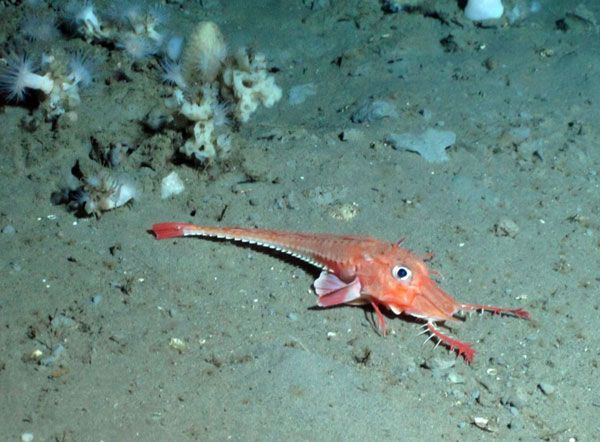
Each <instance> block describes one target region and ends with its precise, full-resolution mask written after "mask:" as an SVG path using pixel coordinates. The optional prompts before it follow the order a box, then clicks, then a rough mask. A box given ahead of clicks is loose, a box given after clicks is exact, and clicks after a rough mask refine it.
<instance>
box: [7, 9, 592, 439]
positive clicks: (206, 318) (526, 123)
mask: <svg viewBox="0 0 600 442" xmlns="http://www.w3.org/2000/svg"><path fill="white" fill-rule="evenodd" d="M318 3H320V2H317V4H318ZM323 3H325V4H324V5H323V6H324V7H323V8H318V7H315V8H313V9H311V8H309V7H308V6H307V5H308V4H310V2H304V3H303V2H302V1H300V0H294V1H291V0H290V1H256V2H247V1H223V2H217V1H207V2H204V4H202V3H201V2H186V1H183V2H180V4H176V3H175V2H174V3H173V4H168V5H167V8H169V9H171V10H172V12H173V13H172V18H171V20H172V22H171V23H172V25H171V26H172V27H174V28H177V29H178V30H179V31H180V32H184V33H185V32H187V31H189V30H190V29H191V28H192V27H193V25H194V24H195V23H196V22H197V21H199V20H203V19H210V20H214V21H215V22H217V23H218V24H219V25H220V26H221V28H222V30H223V33H224V34H225V36H226V38H227V40H228V42H229V44H230V45H231V46H232V47H236V46H239V45H251V46H253V47H255V48H257V49H258V50H260V51H262V52H264V53H265V54H267V57H268V60H269V65H270V66H271V67H273V68H276V69H273V71H277V72H276V73H274V75H275V78H276V81H277V83H278V84H279V85H280V86H281V87H282V88H283V90H284V98H283V99H282V100H281V101H280V102H279V103H278V104H277V105H276V106H275V107H273V108H271V109H264V108H261V109H260V110H259V111H258V112H257V113H256V114H254V115H253V116H252V118H251V119H250V121H249V122H248V123H247V124H245V125H242V126H240V127H239V128H235V127H233V128H232V131H233V132H234V135H233V136H234V144H233V146H234V148H233V152H232V155H231V157H230V158H229V159H227V160H223V161H222V162H221V163H219V164H216V165H214V166H213V167H211V168H210V169H209V170H200V169H198V168H193V167H189V166H186V165H176V164H173V163H172V162H170V161H169V158H170V157H171V154H172V153H173V151H174V150H175V149H176V147H177V146H176V145H175V144H174V143H175V142H177V140H179V141H181V140H180V138H179V139H178V138H177V137H176V136H173V135H172V134H171V135H169V134H165V133H159V134H149V133H148V132H145V131H144V130H143V128H142V127H141V125H140V121H141V120H142V119H143V118H144V116H145V115H146V114H147V113H148V112H149V111H150V110H151V109H152V108H153V107H154V106H156V104H157V103H160V102H161V100H163V98H164V96H165V95H166V94H167V90H168V87H167V86H164V85H161V84H160V81H159V80H157V77H158V76H159V68H158V63H157V62H156V60H154V59H148V60H146V61H144V62H143V63H141V68H140V66H138V67H137V69H131V68H130V67H129V66H130V65H131V62H130V61H129V60H128V59H127V57H126V56H125V55H124V54H123V53H122V52H120V51H117V50H110V49H108V48H104V47H99V46H92V47H91V50H92V51H94V53H95V54H96V55H97V56H100V57H101V59H102V60H103V62H102V63H101V64H100V66H99V70H98V73H97V78H96V81H95V84H94V85H93V86H92V87H91V88H89V89H88V90H85V91H83V92H82V103H81V105H80V106H79V107H78V108H77V114H78V120H77V122H75V123H73V122H71V123H64V124H61V125H59V127H56V128H54V130H53V128H52V125H50V124H48V123H46V122H44V119H43V116H42V115H41V112H40V111H39V110H36V109H28V108H27V107H26V106H18V105H14V104H12V103H5V104H4V105H3V106H2V108H1V112H0V125H1V127H2V129H1V132H2V135H1V139H0V149H1V152H2V161H1V162H0V169H1V176H0V180H1V182H0V195H1V197H0V227H1V228H2V229H3V233H2V234H0V250H1V260H0V296H1V297H0V345H1V351H0V440H3V441H16V440H20V437H21V434H22V433H24V432H30V433H32V434H33V435H34V440H35V441H38V440H40V441H54V440H56V441H101V440H102V441H121V440H123V441H124V440H145V441H146V440H147V441H150V440H165V441H166V440H240V441H242V440H243V441H248V440H416V439H422V438H427V439H432V440H450V441H459V440H460V441H462V440H496V439H498V440H524V441H530V440H558V441H567V440H578V441H591V440H598V439H600V392H599V390H600V389H599V388H598V387H599V385H600V381H599V375H600V372H599V369H598V365H599V360H600V352H599V348H600V339H599V337H598V333H597V332H596V330H597V326H598V318H599V306H600V296H599V293H600V284H599V281H600V270H599V268H600V267H599V264H600V256H599V253H598V251H599V246H600V237H599V235H600V220H599V219H598V215H599V208H600V206H599V199H598V192H599V189H598V184H599V182H600V178H599V177H598V173H597V171H598V167H599V165H600V150H599V146H598V141H597V140H598V138H599V132H600V129H599V127H598V118H599V113H598V103H599V102H600V89H599V88H598V84H599V79H600V39H599V27H598V24H597V23H596V22H595V20H596V19H598V20H600V4H597V3H596V2H592V1H587V2H581V3H580V2H575V1H566V0H565V1H552V2H550V1H544V0H542V2H541V10H540V11H539V12H538V13H536V14H532V15H530V16H528V17H526V19H524V20H520V21H518V22H516V23H512V24H507V23H506V22H502V21H500V22H499V23H496V24H494V25H493V26H490V27H477V26H474V25H473V24H472V23H471V22H469V21H467V20H465V19H464V17H463V14H462V11H461V10H460V9H459V7H458V6H457V5H456V2H451V1H440V2H437V5H436V6H433V7H431V8H430V9H427V8H424V9H421V10H416V11H414V12H413V13H397V14H385V13H384V12H382V9H381V4H380V3H379V2H377V1H374V0H367V1H346V2H334V1H332V2H331V4H330V5H327V4H326V2H323ZM54 6H56V5H54ZM96 6H97V7H98V9H99V10H102V8H103V7H105V6H106V3H104V2H101V1H98V2H96ZM22 9H23V6H14V5H11V2H3V6H2V10H1V14H2V20H3V23H4V24H3V26H2V35H1V37H2V41H7V40H10V39H12V38H13V37H14V35H13V34H14V32H17V31H16V30H17V29H18V24H19V22H20V19H21V14H22ZM557 21H558V22H557ZM449 36H450V37H449ZM448 37H449V39H450V40H448ZM443 39H445V40H444V41H445V42H446V44H441V43H440V42H441V40H443ZM448 42H450V43H448ZM52 44H53V45H65V47H73V48H82V47H88V46H90V45H88V44H87V43H85V42H83V41H82V40H80V39H71V40H66V39H59V40H57V41H55V42H54V43H52ZM118 63H121V67H122V68H123V69H124V70H125V71H126V73H127V75H128V76H130V80H131V81H129V82H125V81H107V79H109V78H112V77H114V75H115V73H114V72H115V70H116V69H117V68H116V67H115V66H117V65H118ZM307 83H313V84H314V86H315V88H316V92H317V93H316V95H314V96H310V97H307V99H306V101H305V102H304V103H301V104H298V105H295V106H291V105H290V103H289V102H288V98H287V93H288V91H289V89H290V88H291V87H292V86H294V85H301V84H307ZM370 98H371V99H381V100H386V101H387V102H388V103H391V104H392V105H393V106H395V108H396V110H397V115H396V116H391V117H387V118H383V119H379V120H374V121H371V122H365V123H361V124H359V123H353V122H352V121H351V119H350V117H351V115H352V114H353V112H355V111H356V109H357V108H358V107H360V106H361V104H362V103H364V102H365V100H369V99H370ZM24 121H27V122H28V123H27V124H24ZM32 121H33V123H32ZM24 126H27V130H25V127H24ZM427 128H437V129H443V130H450V131H452V132H454V133H455V134H456V143H455V144H454V145H453V146H452V147H450V148H449V149H448V150H447V153H448V156H449V160H448V161H447V162H442V163H431V162H427V161H425V160H424V159H423V158H422V157H420V156H419V155H417V154H415V153H412V152H405V151H398V150H394V149H392V148H391V147H390V146H389V145H387V144H386V143H384V142H383V141H384V139H385V137H386V136H387V135H388V134H390V133H397V134H400V133H407V132H413V133H414V132H420V131H423V130H425V129H427ZM524 133H525V134H526V135H527V136H526V137H522V134H524ZM342 134H345V135H343V136H342ZM90 137H95V138H97V139H101V140H103V142H105V143H119V142H121V143H128V144H129V145H130V146H134V151H133V152H132V153H131V155H130V156H129V157H128V158H127V159H126V160H125V161H124V162H123V163H122V164H121V165H120V166H119V167H118V170H116V171H114V172H115V173H127V174H129V175H130V176H132V177H133V178H134V179H135V180H136V182H137V184H138V186H139V187H140V189H141V196H140V198H139V199H138V200H136V201H135V202H134V203H133V204H132V205H131V206H128V207H122V208H119V209H117V210H114V211H110V212H106V213H104V214H103V215H102V216H101V217H98V218H97V217H88V218H77V217H75V216H74V214H73V213H70V212H68V211H67V210H66V209H65V207H64V206H56V205H53V204H52V202H51V200H50V195H51V193H52V192H54V191H56V190H57V189H58V188H60V186H61V183H62V182H63V181H64V175H65V174H66V173H67V172H68V171H69V169H70V167H71V166H72V165H73V164H74V162H75V160H77V159H80V160H81V161H82V162H85V163H86V164H87V165H88V167H92V168H93V167H96V168H97V170H103V169H105V168H104V167H103V166H101V165H99V164H96V165H95V166H94V164H93V163H94V162H93V161H92V160H90V159H89V157H88V152H89V144H90ZM343 139H345V141H343ZM150 166H151V167H150ZM172 170H175V171H177V173H178V174H179V175H180V176H181V177H182V179H183V180H184V181H185V185H186V190H185V192H184V193H183V194H181V195H179V196H177V197H175V198H172V199H169V200H161V198H160V180H161V179H162V177H164V176H165V175H166V174H167V173H169V172H170V171H172ZM169 220H178V221H190V222H194V223H198V224H208V225H241V226H249V227H253V226H256V227H265V228H282V229H289V230H298V231H309V232H330V233H344V234H366V235H372V236H376V237H379V238H382V239H386V240H389V241H395V240H397V239H398V238H400V237H405V238H406V239H405V241H404V243H403V245H404V246H406V247H409V248H410V249H412V250H414V251H415V252H417V253H418V254H425V253H426V252H433V253H434V254H435V257H434V259H433V261H432V262H431V266H432V268H434V269H436V270H437V271H439V272H440V273H441V274H442V275H443V276H444V279H443V280H441V281H440V284H441V286H442V287H443V288H444V289H445V290H447V291H448V292H449V293H451V294H453V295H454V296H456V297H457V298H458V299H460V300H461V301H464V302H475V303H489V304H496V305H502V306H514V307H522V308H525V309H527V310H529V311H530V312H531V314H532V317H533V319H532V320H531V321H525V320H520V319H515V318H510V317H497V316H491V315H483V316H480V315H474V316H471V317H467V318H466V319H465V321H464V322H458V323H456V324H451V325H452V330H449V331H448V333H450V334H452V335H453V336H455V337H457V338H459V339H461V340H464V341H467V342H472V343H473V344H474V346H475V348H476V350H477V355H476V359H475V362H474V363H473V364H472V365H470V366H469V365H467V364H465V363H464V362H463V361H462V360H461V359H456V357H455V355H453V354H451V353H449V352H448V351H447V350H446V349H444V348H443V347H438V348H434V344H433V343H432V342H431V341H430V342H428V343H427V344H425V345H423V340H424V339H425V338H424V337H423V336H419V337H417V334H418V333H419V331H420V329H419V325H420V324H419V322H418V321H415V320H410V318H397V317H393V315H388V317H387V325H388V328H389V331H390V333H389V335H388V336H387V337H383V336H381V335H380V334H379V333H378V332H377V329H376V327H374V324H373V319H372V311H371V310H370V309H368V308H366V309H363V308H357V307H342V308H336V309H330V310H319V309H314V308H313V306H314V304H315V295H314V293H313V291H312V289H311V284H312V282H313V280H314V278H315V276H316V275H317V274H318V272H316V271H312V270H310V269H309V268H307V267H306V266H304V265H298V263H297V262H295V261H293V260H289V259H285V260H283V259H279V258H278V257H277V256H274V255H269V254H262V253H258V252H256V251H255V250H252V249H247V248H240V247H236V246H235V245H232V244H229V243H221V242H214V241H204V240H197V239H180V240H176V241H174V240H167V241H160V242H159V241H156V240H155V239H154V238H153V236H152V235H151V234H150V233H149V231H148V230H149V228H150V226H151V225H152V224H153V223H155V222H159V221H169ZM507 222H508V224H509V227H510V228H509V229H508V231H507V230H506V229H502V228H501V226H502V225H504V224H506V223H507ZM513 223H514V224H513ZM499 225H500V228H499V227H498V226H499ZM11 226H12V227H14V229H15V232H12V228H11ZM507 233H510V235H507ZM56 318H62V319H59V320H56ZM64 318H67V319H66V320H65V319H64ZM53 320H54V322H52V321H53ZM173 338H177V339H180V340H181V341H182V342H183V348H182V349H180V351H178V350H177V349H175V348H173V346H172V345H170V343H171V342H172V339H173ZM59 344H60V345H62V347H63V348H64V352H63V353H62V354H60V356H59V357H58V358H56V360H55V361H53V363H51V364H46V365H44V364H40V363H39V361H36V360H32V358H31V357H30V355H31V354H32V352H33V351H35V350H41V351H42V352H43V355H44V357H45V356H48V355H49V354H50V353H51V351H52V348H56V346H57V345H59Z"/></svg>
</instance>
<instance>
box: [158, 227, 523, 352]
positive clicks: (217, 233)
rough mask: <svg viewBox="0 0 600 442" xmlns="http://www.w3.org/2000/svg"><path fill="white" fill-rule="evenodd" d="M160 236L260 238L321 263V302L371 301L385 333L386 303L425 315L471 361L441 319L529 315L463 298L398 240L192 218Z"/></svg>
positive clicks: (466, 347) (433, 334)
mask: <svg viewBox="0 0 600 442" xmlns="http://www.w3.org/2000/svg"><path fill="white" fill-rule="evenodd" d="M152 231H153V232H154V234H155V235H156V238H157V239H166V238H176V237H182V236H203V237H212V238H221V239H225V240H232V241H239V242H242V243H248V244H255V245H257V246H261V247H266V248H270V249H274V250H277V251H279V252H282V253H286V254H288V255H291V256H293V257H295V258H298V259H300V260H303V261H306V262H308V263H309V264H312V265H314V266H316V267H319V268H320V269H321V274H320V276H319V277H318V278H317V280H316V281H315V282H314V288H315V292H316V294H317V295H318V297H319V298H318V300H317V304H318V305H319V306H320V307H332V306H336V305H341V304H351V305H360V304H370V305H371V306H372V307H373V310H374V311H375V313H376V314H377V319H378V324H379V329H380V330H381V331H382V333H383V334H385V321H384V317H383V314H382V313H381V309H380V308H381V307H385V308H386V309H388V310H390V311H392V312H393V313H394V314H396V315H399V314H406V315H410V316H414V317H416V318H419V319H422V320H423V321H425V324H424V330H423V333H429V338H436V339H437V341H438V344H440V343H441V344H443V345H445V346H446V347H448V348H449V349H450V351H456V352H457V354H458V355H461V356H463V357H464V359H465V361H466V362H467V363H471V362H472V361H473V358H474V356H475V350H474V349H473V348H472V347H471V345H470V344H469V343H466V342H461V341H459V340H457V339H454V338H451V337H450V336H447V335H445V334H443V333H442V332H441V331H440V330H439V329H438V328H436V326H435V323H436V322H443V321H456V320H457V319H456V318H455V317H454V315H455V314H457V313H458V312H459V311H489V312H492V313H495V314H510V315H513V316H516V317H519V318H524V319H529V318H530V316H529V313H528V312H527V311H525V310H523V309H520V308H503V307H494V306H491V305H482V304H464V303H460V302H458V301H457V300H456V299H454V298H453V297H452V296H450V295H449V294H448V293H446V292H445V291H443V290H442V289H441V288H439V287H438V285H437V284H436V283H435V281H434V280H433V279H431V276H430V275H431V272H430V271H429V269H428V268H427V265H426V264H425V260H424V259H421V258H419V257H418V256H416V255H415V254H413V253H412V252H411V251H409V250H406V249H403V248H402V247H400V241H399V242H398V243H396V244H393V243H387V242H383V241H380V240H378V239H375V238H370V237H367V236H353V235H327V234H315V233H296V232H285V231H280V230H266V229H245V228H237V227H206V226H196V225H194V224H188V223H177V222H168V223H160V224H154V225H153V226H152Z"/></svg>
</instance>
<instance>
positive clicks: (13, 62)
mask: <svg viewBox="0 0 600 442" xmlns="http://www.w3.org/2000/svg"><path fill="white" fill-rule="evenodd" d="M5 62H6V65H5V66H3V67H2V68H0V92H2V93H3V94H4V95H6V97H7V98H8V99H9V100H14V99H16V100H17V101H21V100H23V98H24V97H25V91H26V90H27V89H36V90H40V91H42V92H43V93H44V94H46V95H49V94H50V92H52V89H53V88H54V81H53V80H52V78H50V75H49V74H46V75H39V74H37V73H36V72H35V71H36V68H35V66H34V64H33V61H32V60H31V59H30V58H29V57H27V56H26V55H25V54H21V55H18V54H15V53H11V54H9V55H8V56H7V57H6V58H5Z"/></svg>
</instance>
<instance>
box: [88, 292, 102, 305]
mask: <svg viewBox="0 0 600 442" xmlns="http://www.w3.org/2000/svg"><path fill="white" fill-rule="evenodd" d="M90 302H91V303H92V304H93V305H98V304H100V303H101V302H102V295H101V294H99V293H98V294H97V295H94V296H92V299H91V301H90Z"/></svg>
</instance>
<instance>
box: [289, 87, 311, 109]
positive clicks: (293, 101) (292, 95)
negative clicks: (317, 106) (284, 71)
mask: <svg viewBox="0 0 600 442" xmlns="http://www.w3.org/2000/svg"><path fill="white" fill-rule="evenodd" d="M316 94H317V88H316V86H315V84H314V83H306V84H299V85H296V86H292V87H291V88H290V91H289V92H288V101H289V103H290V106H296V105H298V104H301V103H304V101H306V98H308V97H312V96H313V95H316Z"/></svg>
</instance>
